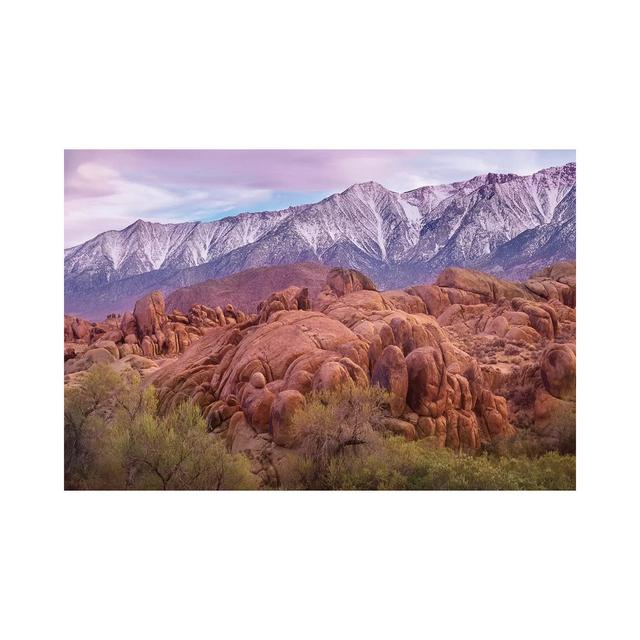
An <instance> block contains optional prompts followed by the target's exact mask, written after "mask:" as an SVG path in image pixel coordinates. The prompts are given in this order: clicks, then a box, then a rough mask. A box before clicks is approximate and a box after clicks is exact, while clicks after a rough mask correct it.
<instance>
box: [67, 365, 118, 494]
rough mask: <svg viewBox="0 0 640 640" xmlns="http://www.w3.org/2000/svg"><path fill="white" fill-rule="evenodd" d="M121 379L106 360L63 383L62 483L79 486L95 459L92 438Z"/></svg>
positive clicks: (96, 433) (105, 417)
mask: <svg viewBox="0 0 640 640" xmlns="http://www.w3.org/2000/svg"><path fill="white" fill-rule="evenodd" d="M120 386H121V379H120V377H119V376H118V374H117V373H116V372H115V371H113V369H112V368H111V367H109V366H108V365H106V364H95V365H93V367H91V369H90V370H89V371H88V372H87V374H86V375H85V376H84V377H83V379H82V381H81V382H80V383H79V384H78V385H77V386H72V387H65V398H64V478H65V487H67V488H82V487H83V486H84V485H85V484H86V483H87V481H88V478H89V475H90V471H91V469H92V466H93V464H94V462H95V456H94V452H95V447H94V446H93V443H94V441H95V440H96V438H98V437H99V435H100V433H101V432H102V430H104V428H105V422H106V419H107V417H108V416H109V415H110V414H111V411H112V409H113V406H114V403H115V398H116V395H117V393H118V391H119V389H120Z"/></svg>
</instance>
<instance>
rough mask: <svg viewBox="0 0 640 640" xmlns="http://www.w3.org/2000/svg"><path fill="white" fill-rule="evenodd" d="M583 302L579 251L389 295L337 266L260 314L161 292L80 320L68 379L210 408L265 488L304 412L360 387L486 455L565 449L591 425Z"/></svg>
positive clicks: (418, 431)
mask: <svg viewBox="0 0 640 640" xmlns="http://www.w3.org/2000/svg"><path fill="white" fill-rule="evenodd" d="M575 302H576V283H575V263H571V262H563V263H558V264H556V265H553V266H552V267H549V268H546V269H544V270H543V271H541V272H539V273H537V274H536V275H535V276H533V277H531V278H528V279H526V280H524V281H522V282H510V281H506V280H501V279H498V278H495V277H493V276H491V275H489V274H486V273H482V272H478V271H473V270H469V269H460V268H449V269H446V270H444V271H443V272H442V273H441V274H440V275H439V277H438V278H437V280H436V282H435V283H434V284H425V285H415V286H413V287H410V288H408V289H405V290H402V289H397V290H390V291H384V292H379V291H377V290H376V288H375V286H374V284H373V283H372V282H371V280H370V279H369V278H367V277H366V276H364V275H363V274H360V273H358V272H357V271H354V270H348V269H333V270H331V271H330V272H329V273H328V274H327V278H326V285H325V287H324V288H323V289H322V291H320V292H319V294H318V295H317V297H316V298H315V299H311V298H310V295H309V290H308V288H305V287H299V286H295V285H293V286H289V287H287V288H286V289H284V290H281V291H276V292H273V293H271V294H270V295H269V296H267V297H266V298H265V299H264V300H263V301H262V302H261V303H260V304H259V305H258V306H257V308H256V309H255V313H252V314H245V313H243V312H241V311H238V310H237V309H235V308H234V307H233V306H231V305H227V306H225V307H224V308H223V307H220V306H219V307H216V308H215V309H212V308H209V307H206V306H203V305H195V306H193V307H192V308H191V309H189V310H188V311H187V312H186V313H183V312H182V311H178V310H175V311H172V313H167V311H166V305H165V301H164V298H163V296H162V294H160V293H159V292H154V293H151V294H147V295H146V296H144V297H143V298H142V299H140V300H139V301H138V302H137V303H136V305H135V308H134V310H133V313H126V314H124V315H123V316H111V317H110V318H107V320H106V321H105V322H104V323H89V322H87V321H84V320H81V319H79V318H73V317H66V318H65V360H66V362H65V373H66V382H67V383H71V382H72V381H73V378H74V376H78V375H83V374H82V372H83V371H85V370H86V369H88V368H89V367H90V366H91V365H92V364H93V363H94V362H99V361H107V362H112V363H114V365H115V364H120V365H121V366H123V365H126V366H131V367H133V368H138V369H140V370H143V371H144V372H146V375H147V376H148V379H149V380H150V381H151V382H152V383H153V384H154V385H155V386H156V387H157V389H158V394H159V402H160V407H161V409H162V410H167V409H168V408H170V407H172V406H174V405H175V404H176V403H178V402H181V401H182V400H184V399H191V400H192V401H193V402H195V403H197V404H198V405H199V406H200V407H201V409H202V411H203V413H204V415H205V416H206V419H207V421H208V424H209V428H210V430H211V431H212V432H214V433H216V434H219V435H220V436H224V437H225V439H226V442H227V445H228V447H229V449H230V450H231V451H243V452H245V453H247V455H249V456H250V457H251V459H252V460H253V464H254V470H255V472H256V473H258V474H259V475H260V477H261V478H262V480H263V482H265V483H270V482H272V481H273V478H274V477H277V475H278V468H279V465H282V464H284V461H285V460H286V459H287V456H288V455H289V453H290V452H292V451H293V452H295V451H297V448H298V447H299V446H300V442H299V440H298V434H297V433H296V432H295V431H294V430H293V428H292V422H291V417H292V415H293V414H294V412H295V410H296V409H297V408H299V407H301V406H304V405H305V403H306V402H307V397H308V395H309V394H310V393H311V392H313V391H320V390H326V389H335V388H337V387H339V386H341V385H344V384H352V385H357V386H358V385H362V386H366V385H376V384H377V385H379V386H382V387H384V388H386V389H387V390H388V391H389V392H390V393H391V398H392V401H391V403H390V406H389V408H388V416H387V418H386V419H385V422H384V425H383V426H384V428H385V429H387V430H389V431H391V432H393V433H397V434H401V435H402V436H404V437H405V438H407V439H409V440H415V439H423V438H428V439H429V441H430V442H432V444H433V446H438V447H445V446H446V447H450V448H453V449H455V450H471V451H475V450H479V449H481V448H483V447H500V446H503V445H504V444H505V443H506V442H510V441H513V440H514V439H518V438H522V436H523V434H524V435H525V436H526V438H528V439H534V440H535V441H536V442H542V443H543V445H544V446H548V447H555V448H558V447H560V446H561V443H562V438H563V433H564V432H563V431H562V429H561V426H562V424H561V423H562V421H561V420H559V416H563V417H564V418H563V419H565V418H566V417H567V416H569V419H570V420H571V419H573V420H574V421H575V375H576V351H575V321H576V317H575ZM159 364H161V365H162V366H159Z"/></svg>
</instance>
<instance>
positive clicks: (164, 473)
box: [99, 402, 255, 489]
mask: <svg viewBox="0 0 640 640" xmlns="http://www.w3.org/2000/svg"><path fill="white" fill-rule="evenodd" d="M100 471H101V474H100V480H99V482H102V483H103V485H104V486H105V488H122V489H125V488H127V489H250V488H254V487H255V482H254V476H253V475H252V474H251V470H250V467H249V461H248V459H247V458H246V457H245V456H242V455H238V454H236V455H232V454H230V453H228V452H227V450H226V447H225V445H224V442H223V441H222V440H221V439H220V438H218V437H216V436H214V435H211V434H208V433H207V428H206V422H205V420H204V418H203V417H202V414H201V412H200V409H199V408H198V407H197V406H195V405H194V404H192V403H189V402H183V403H181V404H180V405H178V406H177V407H175V408H174V409H173V410H171V411H170V412H169V413H168V414H167V415H166V416H163V417H160V416H158V415H157V414H156V413H154V412H148V411H145V412H142V413H139V414H135V415H133V416H132V417H130V416H129V415H128V414H127V413H126V412H119V413H118V415H117V417H116V418H115V420H114V423H113V425H112V427H111V429H110V431H109V432H108V434H107V437H106V438H105V442H104V451H103V457H102V466H101V469H100Z"/></svg>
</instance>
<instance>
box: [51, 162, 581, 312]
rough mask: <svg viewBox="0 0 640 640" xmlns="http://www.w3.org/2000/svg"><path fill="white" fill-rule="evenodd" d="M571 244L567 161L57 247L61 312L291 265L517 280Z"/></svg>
mask: <svg viewBox="0 0 640 640" xmlns="http://www.w3.org/2000/svg"><path fill="white" fill-rule="evenodd" d="M575 244H576V166H575V163H569V164H566V165H564V166H561V167H551V168H548V169H543V170H541V171H538V172H536V173H534V174H532V175H528V176H519V175H516V174H495V173H489V174H486V175H481V176H477V177H475V178H472V179H470V180H466V181H462V182H454V183H452V184H445V185H437V186H424V187H420V188H418V189H414V190H412V191H407V192H405V193H397V192H395V191H391V190H389V189H386V188H385V187H383V186H382V185H380V184H377V183H375V182H366V183H362V184H354V185H352V186H350V187H349V188H348V189H346V190H345V191H343V192H341V193H337V194H334V195H331V196H329V197H328V198H325V199H324V200H321V201H320V202H317V203H313V204H308V205H299V206H294V207H289V208H288V209H284V210H281V211H266V212H260V213H243V214H240V215H237V216H232V217H228V218H224V219H222V220H216V221H212V222H185V223H179V224H161V223H152V222H145V221H143V220H138V221H136V222H135V223H134V224H132V225H130V226H128V227H127V228H125V229H122V230H120V231H107V232H104V233H101V234H99V235H98V236H96V237H95V238H92V239H91V240H88V241H87V242H85V243H83V244H80V245H77V246H75V247H71V248H68V249H65V257H64V277H65V312H66V313H71V314H77V315H83V316H85V317H88V318H96V319H97V318H99V317H104V315H106V313H111V312H121V311H123V310H125V309H128V308H130V307H131V303H132V301H135V300H136V299H137V298H139V297H140V296H141V295H143V294H144V293H146V292H148V291H150V290H153V289H159V290H161V291H164V292H170V291H173V290H174V289H177V288H179V287H185V286H188V285H192V284H194V283H198V282H203V281H205V280H208V279H211V278H222V277H224V276H229V275H230V274H234V273H238V272H241V271H244V270H246V269H251V268H255V267H266V266H274V265H285V264H291V263H300V262H317V263H322V264H324V265H328V266H345V267H351V268H355V269H358V270H360V271H362V272H363V273H365V274H367V275H368V276H370V277H371V278H372V279H373V280H374V281H375V282H376V283H377V284H378V286H380V287H381V288H393V287H400V286H407V285H410V284H414V283H424V282H427V281H429V280H430V279H432V278H434V277H435V276H436V275H437V274H438V273H439V272H440V271H441V270H442V269H443V268H445V267H448V266H464V267H472V268H478V269H482V270H484V271H487V272H490V273H493V274H495V275H497V276H500V277H507V278H522V277H526V276H528V275H529V274H530V273H532V272H533V271H536V270H538V269H540V268H542V267H544V266H546V265H548V264H550V263H551V262H554V261H557V260H563V259H573V258H575Z"/></svg>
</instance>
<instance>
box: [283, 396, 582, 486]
mask: <svg viewBox="0 0 640 640" xmlns="http://www.w3.org/2000/svg"><path fill="white" fill-rule="evenodd" d="M387 402H388V394H386V392H384V391H382V390H380V389H378V388H375V387H374V388H365V389H359V388H356V387H352V386H349V387H345V388H343V389H339V390H337V391H332V392H323V393H320V394H315V395H312V396H311V398H310V401H309V402H308V403H307V406H306V407H305V408H304V409H302V410H301V411H299V412H298V413H296V415H295V416H294V424H295V426H296V429H297V432H298V433H299V434H300V437H301V447H300V452H301V457H300V460H299V461H298V462H297V464H295V465H294V468H293V472H292V473H291V474H290V475H289V476H288V477H287V478H286V479H285V481H284V485H285V488H296V489H323V490H336V489H409V490H411V489H414V490H425V489H431V490H434V489H439V490H440V489H450V490H456V489H464V490H469V489H475V490H478V489H493V490H518V489H534V490H535V489H560V490H563V489H575V456H567V455H560V454H558V453H545V454H544V455H537V456H531V455H509V454H507V455H505V456H499V455H490V454H487V453H483V454H479V455H472V454H459V453H455V452H453V451H451V450H449V449H437V448H435V447H434V444H433V443H432V442H431V441H430V439H425V440H419V441H417V442H407V441H406V440H404V439H403V438H402V437H399V436H394V437H385V436H384V435H383V434H382V433H381V431H380V430H379V428H378V424H379V422H380V418H381V417H382V416H383V415H384V410H385V407H386V403H387Z"/></svg>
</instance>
